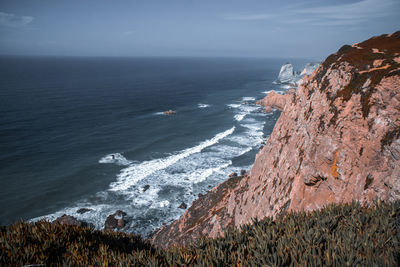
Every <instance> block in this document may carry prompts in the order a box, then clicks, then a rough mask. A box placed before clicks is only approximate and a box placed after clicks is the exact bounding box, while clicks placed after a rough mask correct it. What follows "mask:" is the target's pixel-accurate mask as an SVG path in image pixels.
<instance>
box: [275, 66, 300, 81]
mask: <svg viewBox="0 0 400 267" xmlns="http://www.w3.org/2000/svg"><path fill="white" fill-rule="evenodd" d="M295 78H296V75H295V73H294V70H293V66H292V64H290V63H286V64H285V65H283V66H282V67H281V70H280V71H279V75H278V80H277V82H278V83H291V82H293V81H294V80H295Z"/></svg>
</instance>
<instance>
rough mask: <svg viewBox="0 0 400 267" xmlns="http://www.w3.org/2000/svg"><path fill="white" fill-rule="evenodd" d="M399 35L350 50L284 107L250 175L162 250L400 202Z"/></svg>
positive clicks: (172, 229) (209, 199)
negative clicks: (328, 211) (356, 206)
mask: <svg viewBox="0 0 400 267" xmlns="http://www.w3.org/2000/svg"><path fill="white" fill-rule="evenodd" d="M399 56H400V32H396V33H394V34H390V35H382V36H379V37H374V38H371V39H369V40H367V41H365V42H362V43H358V44H355V45H353V46H348V45H346V46H343V47H342V48H341V49H339V51H338V52H337V53H335V54H332V55H330V56H329V57H328V58H327V59H326V60H325V61H324V62H323V63H322V65H320V66H319V67H318V69H317V70H316V71H315V72H314V73H313V74H312V75H311V76H310V77H306V78H305V79H304V80H303V82H302V83H301V84H300V86H299V87H298V89H297V91H296V93H295V95H294V96H293V97H292V98H291V100H290V101H287V103H286V104H285V106H284V108H283V111H282V114H281V116H280V118H279V120H278V121H277V123H276V125H275V127H274V130H273V132H272V134H271V136H270V137H269V138H268V140H267V142H266V145H265V146H264V148H263V149H262V150H261V151H260V152H259V153H258V154H257V156H256V159H255V163H254V165H253V167H252V169H251V171H250V174H249V175H246V176H243V177H235V178H231V179H229V180H227V181H226V182H224V183H222V184H220V185H218V186H217V187H215V188H213V189H212V190H211V191H210V192H209V193H208V194H206V195H204V196H202V197H200V198H199V199H198V200H196V201H194V203H193V204H192V206H191V207H190V208H189V209H188V210H187V211H186V212H185V214H184V215H183V216H182V217H181V218H180V219H179V220H177V221H175V222H174V223H172V224H171V225H168V226H165V227H163V228H161V229H160V230H159V231H158V232H156V233H155V235H154V236H153V238H152V241H153V243H154V244H155V245H157V246H160V247H165V246H167V245H171V244H177V245H185V244H187V243H188V242H189V241H192V240H193V239H194V238H196V237H198V236H199V235H201V234H203V235H206V236H209V237H217V236H219V235H221V234H223V231H224V230H225V229H226V228H227V227H239V226H240V225H242V224H245V223H249V222H251V218H254V217H256V218H259V219H261V218H263V217H265V216H274V217H276V216H283V215H285V214H286V213H287V212H289V211H294V210H306V211H310V210H314V209H318V208H321V207H323V206H324V205H326V204H328V203H333V202H334V203H343V202H349V201H352V200H358V201H360V202H362V203H363V204H365V205H369V204H371V203H373V201H374V200H375V199H380V200H383V201H393V200H395V199H399V198H400V139H399V138H400V63H399V62H400V60H399V59H400V57H399Z"/></svg>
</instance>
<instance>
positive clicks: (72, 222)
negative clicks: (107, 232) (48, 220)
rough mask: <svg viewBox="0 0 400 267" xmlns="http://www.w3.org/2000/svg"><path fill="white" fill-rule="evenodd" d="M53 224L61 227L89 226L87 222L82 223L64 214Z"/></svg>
mask: <svg viewBox="0 0 400 267" xmlns="http://www.w3.org/2000/svg"><path fill="white" fill-rule="evenodd" d="M53 223H59V224H61V225H76V226H83V227H86V226H89V224H88V223H87V222H84V221H80V220H78V219H76V218H75V217H73V216H71V215H67V214H64V215H62V216H60V217H58V218H57V219H56V220H55V221H54V222H53Z"/></svg>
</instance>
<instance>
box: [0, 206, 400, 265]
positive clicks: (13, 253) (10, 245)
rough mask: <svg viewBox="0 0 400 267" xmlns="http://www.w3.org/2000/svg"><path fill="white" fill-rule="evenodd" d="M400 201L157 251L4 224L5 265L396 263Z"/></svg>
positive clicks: (38, 226)
mask: <svg viewBox="0 0 400 267" xmlns="http://www.w3.org/2000/svg"><path fill="white" fill-rule="evenodd" d="M399 226H400V201H397V202H395V203H392V204H384V203H377V205H376V208H374V209H366V208H362V207H361V206H360V205H359V204H357V203H351V204H346V205H342V206H339V205H330V206H328V207H326V208H324V209H322V210H321V211H314V212H312V213H305V212H298V213H291V214H289V215H287V216H285V217H284V218H279V219H277V220H275V221H273V220H272V219H271V218H266V219H264V220H262V221H254V222H253V224H251V225H245V226H243V227H242V228H241V230H240V231H238V230H231V231H228V232H226V233H225V237H224V238H217V239H207V238H200V239H199V240H197V242H196V243H194V244H192V245H191V246H188V247H186V248H170V249H168V250H166V251H162V250H157V249H155V248H154V247H152V246H151V245H150V244H149V243H147V242H145V241H143V240H142V239H141V238H140V237H138V236H135V235H130V234H124V233H116V232H112V231H97V230H93V229H90V228H81V227H78V226H65V225H59V224H51V223H49V222H45V221H41V222H37V223H32V224H28V223H25V222H19V223H16V224H14V225H11V226H9V227H8V228H2V229H1V234H0V250H1V254H0V265H1V266H22V265H27V264H46V266H50V265H63V264H64V265H80V266H89V265H95V266H100V265H105V266H107V265H118V266H128V265H131V266H133V265H135V266H143V265H146V266H170V265H173V266H181V265H203V266H265V265H271V266H275V265H278V266H289V265H307V266H309V265H311V266H320V265H326V266H345V265H347V266H357V265H358V266H375V265H377V266H396V265H397V266H398V264H399V263H400V231H399Z"/></svg>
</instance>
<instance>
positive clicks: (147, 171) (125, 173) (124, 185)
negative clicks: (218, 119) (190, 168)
mask: <svg viewBox="0 0 400 267" xmlns="http://www.w3.org/2000/svg"><path fill="white" fill-rule="evenodd" d="M234 131H235V127H232V128H230V129H228V130H226V131H224V132H221V133H219V134H217V135H215V136H214V137H213V138H211V139H209V140H206V141H203V142H202V143H200V144H199V145H197V146H194V147H191V148H187V149H185V150H182V151H180V152H179V153H178V154H176V155H172V156H169V157H166V158H161V159H155V160H150V161H144V162H142V163H140V164H137V165H132V166H129V167H127V168H125V169H123V170H122V171H121V172H120V174H118V176H117V181H115V182H113V183H111V184H110V189H109V190H110V191H124V190H127V189H129V188H130V187H132V186H134V185H135V184H136V183H137V182H139V181H140V180H142V179H144V178H146V177H147V176H149V175H151V174H153V173H154V172H156V171H159V170H162V169H165V168H167V167H169V166H171V165H172V164H174V163H176V162H177V161H179V160H181V159H184V158H186V157H188V156H190V155H192V154H194V153H199V152H201V151H202V150H203V149H204V148H206V147H209V146H212V145H214V144H216V143H218V142H219V141H220V140H221V139H223V138H225V137H227V136H229V135H231V134H232V133H233V132H234Z"/></svg>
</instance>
